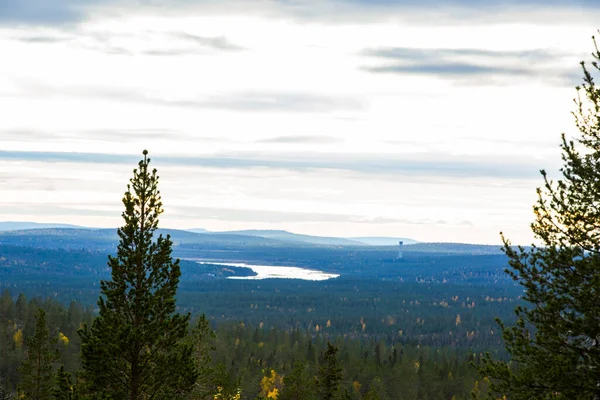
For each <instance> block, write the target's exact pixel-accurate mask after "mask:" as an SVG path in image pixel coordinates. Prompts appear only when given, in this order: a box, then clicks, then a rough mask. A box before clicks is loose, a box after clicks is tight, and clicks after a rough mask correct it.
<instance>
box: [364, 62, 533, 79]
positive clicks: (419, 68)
mask: <svg viewBox="0 0 600 400" xmlns="http://www.w3.org/2000/svg"><path fill="white" fill-rule="evenodd" d="M364 69H365V70H367V71H369V72H376V73H407V74H422V75H441V76H451V75H471V76H472V75H488V74H506V75H521V76H531V75H532V74H533V71H528V70H527V69H523V68H501V67H488V66H483V65H475V64H467V63H443V62H440V63H435V64H428V63H422V64H416V65H385V66H377V67H365V68H364Z"/></svg>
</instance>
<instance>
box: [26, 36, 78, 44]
mask: <svg viewBox="0 0 600 400" xmlns="http://www.w3.org/2000/svg"><path fill="white" fill-rule="evenodd" d="M14 39H15V40H18V41H19V42H25V43H41V44H54V43H64V42H69V41H71V40H73V38H70V37H64V36H50V35H48V36H41V35H37V36H18V37H15V38H14Z"/></svg>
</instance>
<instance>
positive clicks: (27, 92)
mask: <svg viewBox="0 0 600 400" xmlns="http://www.w3.org/2000/svg"><path fill="white" fill-rule="evenodd" d="M19 86H20V88H21V90H22V94H21V96H22V97H29V96H35V97H36V98H42V97H46V98H52V97H65V96H66V97H75V98H89V99H104V100H111V101H121V102H130V103H141V104H148V105H154V106H162V107H182V108H194V109H216V110H233V111H247V112H263V111H264V112H272V111H282V112H309V113H329V112H334V111H360V110H364V109H365V108H366V107H367V103H366V100H364V99H363V98H358V97H355V98H349V97H348V96H330V95H323V94H314V93H303V92H276V91H265V90H255V91H240V92H230V93H219V94H212V95H206V96H204V97H203V98H198V99H178V100H167V99H164V98H160V97H156V96H149V95H147V94H145V93H143V92H142V91H139V90H137V89H122V88H107V87H98V86H71V87H67V86H63V87H55V86H51V85H48V84H42V83H36V82H31V81H21V82H20V83H19Z"/></svg>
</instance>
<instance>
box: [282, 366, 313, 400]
mask: <svg viewBox="0 0 600 400" xmlns="http://www.w3.org/2000/svg"><path fill="white" fill-rule="evenodd" d="M313 381H314V379H313V378H312V377H311V376H310V372H309V371H308V368H306V365H305V364H304V363H303V362H302V361H296V362H295V363H294V367H293V368H292V371H291V372H290V373H289V374H288V375H286V376H284V377H283V385H284V386H283V389H282V390H281V392H280V393H279V396H278V397H277V400H314V399H315V395H314V389H313V386H314V385H313Z"/></svg>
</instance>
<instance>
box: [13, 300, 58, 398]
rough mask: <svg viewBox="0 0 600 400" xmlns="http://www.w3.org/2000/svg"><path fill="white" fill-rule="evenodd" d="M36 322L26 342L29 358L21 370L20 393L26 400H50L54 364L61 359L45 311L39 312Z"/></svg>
mask: <svg viewBox="0 0 600 400" xmlns="http://www.w3.org/2000/svg"><path fill="white" fill-rule="evenodd" d="M35 320H36V324H35V331H34V332H33V336H32V337H30V338H28V339H27V341H26V344H27V356H26V358H25V360H24V361H23V364H22V365H21V368H20V372H21V374H22V377H21V384H20V386H19V392H21V394H22V395H23V397H22V398H24V399H32V400H50V399H52V387H53V386H54V373H53V368H54V366H53V363H55V362H56V361H57V360H58V358H59V354H58V350H56V349H55V348H54V347H55V344H56V342H57V338H52V337H50V331H49V330H48V326H47V325H46V313H45V312H44V310H42V309H39V310H38V312H37V314H36V315H35Z"/></svg>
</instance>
